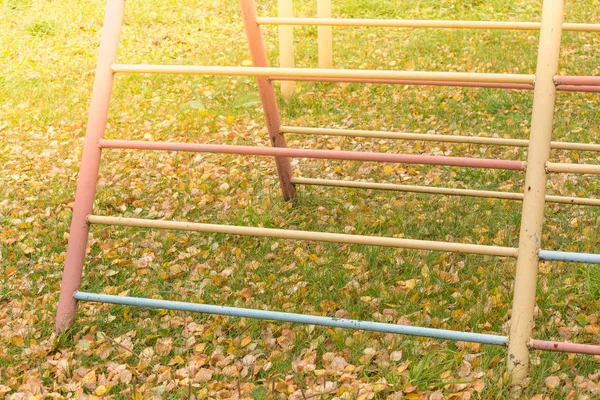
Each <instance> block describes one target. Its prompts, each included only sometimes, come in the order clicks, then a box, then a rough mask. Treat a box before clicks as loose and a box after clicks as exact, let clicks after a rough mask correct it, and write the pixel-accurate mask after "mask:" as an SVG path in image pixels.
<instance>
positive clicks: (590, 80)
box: [554, 75, 600, 86]
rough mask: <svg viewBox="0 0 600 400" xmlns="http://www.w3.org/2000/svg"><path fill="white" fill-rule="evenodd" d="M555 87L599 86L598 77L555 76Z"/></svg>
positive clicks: (599, 77) (599, 78)
mask: <svg viewBox="0 0 600 400" xmlns="http://www.w3.org/2000/svg"><path fill="white" fill-rule="evenodd" d="M554 82H555V83H556V84H557V85H559V86H560V85H574V86H600V76H583V75H581V76H574V75H557V76H555V77H554Z"/></svg>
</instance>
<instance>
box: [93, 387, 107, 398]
mask: <svg viewBox="0 0 600 400" xmlns="http://www.w3.org/2000/svg"><path fill="white" fill-rule="evenodd" d="M106 392H108V389H107V388H106V386H104V385H100V386H98V387H97V388H96V390H94V393H96V394H97V395H98V396H102V395H104V394H105V393H106Z"/></svg>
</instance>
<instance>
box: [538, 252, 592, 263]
mask: <svg viewBox="0 0 600 400" xmlns="http://www.w3.org/2000/svg"><path fill="white" fill-rule="evenodd" d="M538 257H539V259H540V260H546V261H571V262H580V263H586V264H600V254H591V253H572V252H568V251H552V250H540V251H539V253H538Z"/></svg>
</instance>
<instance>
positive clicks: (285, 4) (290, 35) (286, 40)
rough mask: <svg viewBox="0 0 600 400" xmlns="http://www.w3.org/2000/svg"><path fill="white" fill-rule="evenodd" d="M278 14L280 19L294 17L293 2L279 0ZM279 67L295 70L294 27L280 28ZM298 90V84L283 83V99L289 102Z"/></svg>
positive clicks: (291, 82)
mask: <svg viewBox="0 0 600 400" xmlns="http://www.w3.org/2000/svg"><path fill="white" fill-rule="evenodd" d="M277 13H278V15H279V16H280V17H293V6H292V0H278V3H277ZM279 66H280V67H281V68H294V27H293V26H291V25H289V26H285V25H280V26H279ZM295 90H296V82H294V81H282V82H281V97H282V98H283V100H285V101H289V100H290V98H291V97H292V95H293V94H294V91H295Z"/></svg>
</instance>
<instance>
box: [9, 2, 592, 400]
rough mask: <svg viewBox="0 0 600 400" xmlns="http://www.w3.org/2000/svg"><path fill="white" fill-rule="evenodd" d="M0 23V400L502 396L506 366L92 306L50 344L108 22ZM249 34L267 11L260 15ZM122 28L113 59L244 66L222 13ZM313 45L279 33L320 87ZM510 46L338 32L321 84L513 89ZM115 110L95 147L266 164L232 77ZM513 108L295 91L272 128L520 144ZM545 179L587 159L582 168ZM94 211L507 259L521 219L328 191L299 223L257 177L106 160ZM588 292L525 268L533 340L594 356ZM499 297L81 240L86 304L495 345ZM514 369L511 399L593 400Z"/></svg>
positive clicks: (407, 260) (207, 241)
mask: <svg viewBox="0 0 600 400" xmlns="http://www.w3.org/2000/svg"><path fill="white" fill-rule="evenodd" d="M298 3H299V4H297V6H298V7H299V10H300V11H301V12H304V13H305V14H306V15H312V14H311V13H314V12H315V10H314V8H315V7H314V5H313V4H312V3H310V2H306V3H304V2H298ZM351 3H352V2H339V3H336V5H335V7H337V8H338V9H337V10H336V12H337V13H338V15H344V16H348V17H353V16H366V17H378V16H381V15H380V14H381V13H383V14H385V17H386V18H387V17H390V18H394V17H396V18H397V17H402V18H408V17H411V18H458V17H460V18H464V19H478V18H482V17H485V16H488V17H493V19H502V17H506V18H504V19H517V17H518V19H522V20H538V19H539V11H540V9H539V4H538V3H536V2H525V3H523V4H521V3H519V4H515V3H514V2H503V1H500V2H492V3H485V4H484V3H477V4H475V5H472V4H471V5H469V7H465V6H464V5H461V4H460V2H454V1H445V2H440V3H436V4H433V3H421V4H419V5H418V6H416V7H413V6H414V5H411V4H410V3H407V4H405V5H404V4H403V5H398V4H392V3H391V2H387V3H385V4H384V3H382V5H381V6H378V7H375V6H373V3H369V2H361V3H364V4H363V5H362V6H360V7H358V6H356V5H355V4H351ZM367 3H368V4H367ZM594 3H595V2H589V3H584V2H577V3H575V2H574V3H569V6H568V7H569V8H568V15H567V16H568V17H569V19H570V18H573V20H577V21H579V20H581V21H593V20H595V19H597V17H598V7H594ZM1 7H2V11H3V12H2V13H1V16H0V18H1V19H2V22H3V24H1V26H2V28H0V29H2V31H3V32H2V34H3V35H2V36H3V37H5V38H11V40H10V41H6V42H4V44H3V47H2V50H1V51H2V54H3V55H4V56H5V58H6V59H7V60H8V61H9V62H8V63H6V66H7V68H6V71H5V73H4V74H3V75H4V76H3V77H0V96H1V97H2V98H3V99H5V101H3V102H2V104H0V143H2V144H1V145H0V225H1V226H2V227H3V229H2V231H1V232H0V397H5V398H8V399H21V398H44V397H45V398H88V399H94V398H114V399H121V398H123V399H129V398H136V399H138V398H139V399H141V398H208V397H210V398H265V399H266V398H296V399H306V398H340V399H375V398H390V399H399V398H409V399H411V398H413V399H442V398H463V399H467V398H506V397H508V396H510V395H511V393H510V392H509V389H508V386H507V375H506V372H505V369H504V364H505V361H504V356H505V351H504V349H501V348H492V347H490V346H481V345H477V344H468V343H450V342H443V341H441V342H440V341H435V340H430V339H425V338H411V337H400V336H393V335H388V334H379V333H368V332H357V331H345V330H340V329H331V328H323V327H315V326H301V325H292V324H284V323H273V322H265V321H254V320H248V319H239V318H230V317H219V316H203V315H189V314H185V313H181V312H173V311H150V310H144V309H134V308H129V307H121V306H108V305H100V304H89V303H87V304H86V303H82V304H80V305H79V310H78V315H77V321H76V324H75V326H74V327H73V329H72V330H71V331H69V332H68V333H66V334H65V335H62V336H60V337H57V336H56V335H55V334H53V329H54V327H53V318H54V313H55V307H56V302H57V298H58V290H59V282H60V276H61V269H62V265H63V262H64V256H65V249H66V240H67V238H68V224H69V221H70V217H71V212H72V207H73V201H74V199H73V195H74V192H75V182H76V178H77V168H78V164H79V160H80V157H81V148H82V143H83V142H82V138H83V134H84V129H85V122H84V121H85V118H86V113H87V110H86V107H87V106H88V104H89V97H90V88H91V84H92V79H93V70H94V63H95V60H96V57H97V43H98V38H99V30H100V28H101V23H102V9H103V7H104V5H103V3H102V2H100V1H84V2H67V3H61V4H60V5H58V4H54V3H48V2H41V1H27V2H25V1H24V2H14V1H12V2H5V3H3V4H2V5H1ZM300 11H299V12H300ZM259 12H260V13H261V14H262V15H267V14H269V15H274V14H275V13H276V10H275V9H274V8H273V6H272V4H271V3H268V2H259ZM361 13H364V15H363V14H361ZM396 13H397V14H396ZM126 15H127V18H126V23H125V26H124V28H123V37H122V46H121V53H120V55H119V60H120V61H123V62H145V63H149V62H155V63H184V62H185V63H191V64H217V65H244V62H246V61H247V60H248V54H247V45H246V41H245V37H244V34H243V26H242V24H241V20H240V19H239V12H238V11H237V3H236V2H234V1H228V2H211V1H206V2H201V4H198V3H197V2H189V1H184V2H182V3H181V4H179V5H177V6H174V5H172V4H169V3H160V2H156V1H149V2H148V1H146V2H140V1H133V2H131V3H130V2H128V3H127V12H126ZM41 16H43V17H41ZM4 22H6V23H4ZM311 29H312V28H306V29H300V28H298V29H297V30H296V32H297V34H298V38H302V39H299V43H298V60H297V62H298V64H299V65H300V66H314V65H316V58H315V57H316V45H315V40H314V39H315V35H314V33H315V32H316V30H314V29H312V30H311ZM344 32H345V33H344ZM302 35H305V36H302ZM529 36H532V35H531V34H530V33H525V32H521V33H506V34H504V33H487V32H483V33H481V34H478V35H473V36H469V35H466V34H465V33H461V32H459V31H455V32H450V31H443V32H442V31H440V32H437V31H430V30H428V31H418V30H373V31H367V30H363V29H356V30H348V31H342V30H339V32H338V31H337V30H336V35H335V39H334V40H335V42H334V44H335V48H336V64H339V66H340V67H346V68H377V67H379V66H382V65H383V66H385V67H386V68H398V69H430V70H456V71H460V70H474V71H486V72H503V71H506V72H526V73H530V72H531V71H532V69H533V68H534V64H533V62H535V60H534V59H535V57H534V56H533V54H534V53H535V52H534V51H529V52H526V53H525V54H524V53H523V50H522V44H523V43H527V44H528V46H530V47H531V48H532V49H533V48H535V43H536V39H535V35H533V37H532V38H529ZM265 37H266V39H267V49H268V52H269V57H270V59H271V62H272V64H274V65H275V64H276V61H277V58H276V51H277V47H276V45H277V43H276V31H275V30H273V29H271V28H268V29H266V30H265ZM209 38H210V39H209ZM599 40H600V39H599V38H598V36H597V35H595V34H590V35H587V36H584V35H582V36H575V35H574V34H565V46H564V47H565V51H564V57H565V58H564V60H563V64H562V65H564V66H565V67H564V71H565V73H581V74H590V75H593V74H596V75H597V73H598V71H597V65H598V64H597V56H596V53H595V52H594V49H595V48H596V47H597V46H598V44H599V43H600V42H599ZM586 43H587V44H588V45H589V46H588V47H586ZM351 44H352V45H351ZM367 44H368V46H367ZM461 46H464V47H461ZM490 48H495V49H497V50H498V51H497V52H495V53H494V52H490V51H489V49H490ZM439 49H443V53H444V55H445V57H446V58H445V59H444V60H441V59H440V57H439ZM400 55H402V57H399V56H400ZM392 62H394V63H395V64H394V65H392V64H391V63H392ZM65 89H66V90H65ZM114 94H115V96H114V98H113V101H112V103H111V113H110V118H109V126H108V129H107V136H108V137H115V138H132V139H134V138H137V139H145V140H165V139H168V140H181V141H198V142H210V143H226V144H244V145H268V139H267V134H266V129H265V128H264V121H263V119H262V115H261V113H260V110H259V108H258V107H257V105H258V103H256V99H257V97H256V95H257V91H256V87H255V84H254V81H253V80H252V79H250V78H235V79H225V78H198V77H192V78H190V77H164V76H162V77H155V76H143V77H138V76H130V77H129V76H128V77H117V79H116V81H115V91H114ZM595 96H596V95H593V94H585V95H581V94H578V95H577V96H575V95H573V94H561V95H560V96H559V99H558V101H559V107H558V109H559V111H558V113H559V114H560V115H559V118H557V121H556V124H555V125H556V135H557V138H559V139H561V140H577V141H593V135H592V134H593V132H595V131H597V130H598V128H599V126H598V121H599V120H600V119H599V118H598V111H597V97H595ZM530 109H531V94H530V93H512V92H506V93H505V92H500V91H495V90H481V91H474V90H470V89H457V88H445V89H443V88H412V87H393V88H392V87H387V86H377V85H366V86H364V87H363V86H360V85H355V84H339V85H338V84H335V85H333V84H308V83H302V84H298V91H297V93H296V96H295V97H294V98H293V99H292V101H291V102H290V104H289V105H286V106H283V105H282V110H281V112H282V116H283V120H284V121H285V123H286V124H287V125H298V126H324V127H352V128H357V129H376V130H399V131H416V132H423V133H425V132H430V131H432V132H435V133H442V134H482V135H483V134H485V135H496V136H503V137H521V138H522V137H527V135H528V130H529V118H530V115H529V113H530ZM287 140H288V144H289V145H290V147H303V148H323V149H349V150H350V149H352V150H357V151H366V150H371V151H397V152H404V153H424V154H440V155H442V154H443V155H462V156H478V157H500V158H511V159H513V158H519V157H523V156H524V152H523V151H519V150H513V149H508V148H492V147H485V146H484V147H478V146H468V145H443V144H439V143H433V142H414V143H411V142H393V141H390V140H379V139H360V138H346V139H341V138H332V137H303V136H299V135H293V134H289V135H287ZM553 157H557V159H558V161H561V162H563V161H564V162H571V161H577V162H596V161H597V156H595V155H594V154H586V153H581V154H579V153H553ZM294 170H295V171H294V172H295V174H297V175H298V176H307V177H321V178H331V179H361V180H372V181H383V182H387V181H389V182H394V183H404V184H427V185H440V186H442V185H444V186H455V187H476V188H482V189H485V188H496V187H501V188H502V190H507V191H508V190H510V191H520V190H521V187H520V186H521V179H522V178H521V176H520V175H518V174H511V173H504V172H491V173H487V172H481V171H473V170H470V171H465V170H459V169H452V168H439V167H420V166H405V165H380V164H375V163H362V164H359V163H355V162H343V161H332V162H324V161H315V160H294ZM190 171H192V172H191V173H190ZM551 179H552V182H551V183H552V187H551V188H552V191H553V192H556V193H560V194H564V195H576V196H591V197H593V195H594V194H595V193H597V192H598V185H599V182H598V180H597V179H593V178H587V177H584V178H579V177H571V176H568V177H566V178H558V177H554V176H553V177H551ZM96 209H97V210H99V211H101V212H102V213H104V214H107V215H123V216H136V217H145V218H169V219H176V220H189V221H198V222H211V223H232V224H236V225H251V226H265V227H277V228H292V229H304V230H324V231H331V232H339V231H345V232H348V233H357V234H370V235H385V236H396V237H411V238H422V239H432V240H449V241H460V242H471V241H475V242H479V243H487V244H496V245H508V246H510V245H515V244H516V240H517V238H516V236H515V232H517V231H518V224H519V219H520V205H519V204H516V203H511V202H508V201H491V200H473V199H460V200H458V199H454V198H440V197H425V196H423V195H418V194H392V193H382V192H376V191H364V192H359V191H354V190H345V189H332V188H316V187H315V188H312V187H306V188H301V189H300V190H299V201H298V203H297V204H296V205H291V204H285V203H284V202H283V201H282V200H281V198H280V195H279V188H278V184H277V181H276V171H275V168H274V165H273V163H272V160H271V159H269V158H254V159H251V158H248V157H233V156H219V155H204V154H193V155H189V154H160V153H151V152H147V153H142V152H128V151H114V152H105V154H104V155H103V161H102V166H101V175H100V182H99V190H98V195H97V199H96ZM546 217H547V221H546V226H545V237H544V241H545V242H546V243H547V245H548V248H556V249H559V250H566V251H587V252H594V251H595V252H598V248H597V243H598V237H597V229H593V228H594V227H595V226H597V224H598V221H599V220H600V219H599V218H600V215H599V214H598V211H597V210H594V209H591V210H590V209H589V208H584V207H566V206H558V205H549V206H547V210H546ZM433 222H435V223H433ZM573 238H576V239H575V240H573ZM597 275H598V274H597V268H596V267H593V266H592V267H589V266H573V265H568V264H564V263H542V264H541V266H540V279H539V285H538V287H539V292H538V293H539V297H538V308H537V309H536V312H537V315H536V328H535V333H536V337H539V338H548V339H555V340H568V341H573V342H586V343H594V342H596V343H597V337H598V336H597V335H598V315H597V310H598V308H599V306H600V299H599V298H598V296H597V294H598V293H597V292H598V290H597V284H596V279H595V278H594V277H595V276H597ZM513 276H514V265H513V263H512V262H511V261H507V260H503V259H495V258H491V257H477V256H460V255H456V254H439V253H422V252H416V251H408V250H392V249H379V248H366V247H362V246H353V245H334V244H323V243H296V242H290V241H285V240H270V239H255V238H239V237H225V236H222V235H197V234H191V233H180V232H152V231H148V230H143V229H123V228H118V229H113V228H109V227H93V229H92V231H91V235H90V247H89V251H88V256H87V262H86V267H85V273H84V279H83V286H82V287H83V289H84V290H86V291H97V292H104V293H109V294H127V295H130V296H147V297H156V298H165V299H169V300H181V301H195V302H205V303H213V304H227V305H231V306H238V307H249V308H269V309H276V310H282V311H290V312H306V313H312V314H320V315H329V316H336V317H341V318H362V319H369V320H376V321H381V322H390V323H400V324H407V325H423V326H431V327H436V328H443V329H457V330H472V331H477V332H490V333H500V334H506V332H507V323H508V318H509V308H510V302H511V282H512V279H513ZM586 293H589V295H586ZM532 363H533V370H532V374H531V377H530V378H529V379H528V383H527V386H526V387H524V388H522V389H521V392H520V393H519V394H518V395H520V396H521V397H526V398H540V399H541V398H586V397H587V398H594V397H595V396H597V395H598V391H599V387H598V382H599V377H600V368H599V365H598V359H597V358H594V357H589V356H574V355H564V354H552V353H539V354H538V353H533V357H532ZM512 395H513V396H514V395H515V394H514V393H512ZM36 396H37V397H36Z"/></svg>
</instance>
